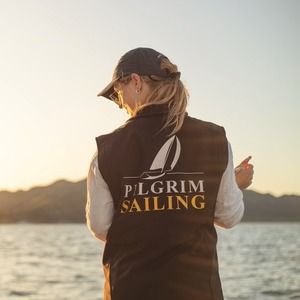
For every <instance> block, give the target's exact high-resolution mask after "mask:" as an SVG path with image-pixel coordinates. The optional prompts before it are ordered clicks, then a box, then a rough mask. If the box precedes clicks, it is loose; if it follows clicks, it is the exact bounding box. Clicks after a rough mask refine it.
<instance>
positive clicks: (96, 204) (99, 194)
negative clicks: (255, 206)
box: [86, 143, 244, 241]
mask: <svg viewBox="0 0 300 300" xmlns="http://www.w3.org/2000/svg"><path fill="white" fill-rule="evenodd" d="M97 156H98V153H97V151H96V153H95V154H94V156H93V158H92V160H91V163H90V167H89V171H88V176H87V203H86V219H87V226H88V228H89V230H90V231H91V233H92V234H93V235H94V236H95V237H96V238H98V239H100V240H102V241H105V240H106V234H107V231H108V229H109V227H110V225H111V222H112V218H113V214H114V205H113V198H112V195H111V192H110V190H109V187H108V185H107V183H106V182H105V180H104V179H103V177H102V175H101V173H100V171H99V167H98V160H97ZM243 214H244V202H243V193H242V191H241V190H240V189H239V188H238V186H237V183H236V180H235V173H234V166H233V158H232V150H231V145H230V143H228V164H227V167H226V169H225V171H224V173H223V175H222V178H221V182H220V186H219V191H218V196H217V202H216V209H215V219H214V223H215V225H218V226H220V227H223V228H231V227H233V226H234V225H236V224H237V223H239V222H240V220H241V219H242V217H243Z"/></svg>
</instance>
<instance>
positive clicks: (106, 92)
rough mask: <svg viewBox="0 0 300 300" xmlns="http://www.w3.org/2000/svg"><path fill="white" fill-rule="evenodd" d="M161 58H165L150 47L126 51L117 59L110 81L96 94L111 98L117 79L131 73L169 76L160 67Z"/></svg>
mask: <svg viewBox="0 0 300 300" xmlns="http://www.w3.org/2000/svg"><path fill="white" fill-rule="evenodd" d="M163 58H167V57H166V56H165V55H163V54H162V53H159V52H157V51H155V50H154V49H151V48H136V49H133V50H130V51H128V52H126V53H125V54H124V55H123V56H122V57H121V58H120V60H119V62H118V64H117V66H116V68H115V70H114V73H113V77H112V80H111V82H110V83H109V84H108V85H107V86H106V87H105V88H104V89H103V90H102V91H101V92H100V93H99V94H98V95H97V96H98V97H99V96H103V97H105V98H108V99H110V100H111V97H110V96H111V95H113V93H114V84H115V82H116V81H117V80H119V79H121V78H123V77H125V76H127V75H130V74H132V73H136V74H139V75H141V76H143V75H156V76H160V77H163V78H167V77H170V74H169V72H168V71H167V70H165V69H161V68H160V64H161V61H162V59H163Z"/></svg>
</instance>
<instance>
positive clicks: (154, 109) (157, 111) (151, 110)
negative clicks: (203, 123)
mask: <svg viewBox="0 0 300 300" xmlns="http://www.w3.org/2000/svg"><path fill="white" fill-rule="evenodd" d="M168 112H169V107H168V104H151V105H148V106H145V107H143V108H142V109H141V110H139V111H138V112H137V113H136V115H135V116H134V117H131V118H129V119H128V120H127V122H129V121H131V120H135V119H139V118H144V117H151V116H154V115H167V114H168ZM185 114H186V115H187V112H186V113H185Z"/></svg>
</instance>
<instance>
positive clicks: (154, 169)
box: [141, 135, 181, 179]
mask: <svg viewBox="0 0 300 300" xmlns="http://www.w3.org/2000/svg"><path fill="white" fill-rule="evenodd" d="M180 151H181V146H180V142H179V139H178V137H177V136H176V135H174V136H172V137H170V138H169V139H168V140H167V141H166V142H165V143H164V144H163V145H162V147H161V148H160V150H159V151H158V152H157V154H156V156H155V158H154V160H153V162H152V164H151V167H150V169H149V171H146V172H144V173H143V174H142V175H141V177H142V178H143V179H156V178H159V177H162V176H164V175H165V174H166V172H167V171H171V170H172V169H173V168H174V167H175V165H176V163H177V161H178V159H179V156H180Z"/></svg>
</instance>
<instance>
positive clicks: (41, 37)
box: [0, 0, 300, 195]
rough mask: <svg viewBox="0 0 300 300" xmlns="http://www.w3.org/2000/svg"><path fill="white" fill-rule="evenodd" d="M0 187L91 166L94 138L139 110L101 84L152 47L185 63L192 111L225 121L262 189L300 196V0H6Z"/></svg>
mask: <svg viewBox="0 0 300 300" xmlns="http://www.w3.org/2000/svg"><path fill="white" fill-rule="evenodd" d="M0 36H1V47H0V122H1V123H0V138H1V143H0V146H1V150H0V189H1V190H11V191H15V190H18V189H25V190H26V189H29V188H31V187H33V186H36V185H47V184H50V183H52V182H54V181H56V180H58V179H67V180H71V181H78V180H81V179H84V178H85V177H86V175H87V172H88V167H89V163H90V160H91V158H92V156H93V154H94V152H95V151H96V142H95V137H96V136H98V135H101V134H104V133H108V132H110V131H112V130H113V129H114V128H116V127H118V126H120V125H121V124H123V123H124V122H125V121H126V120H127V118H128V117H129V116H128V115H127V114H126V113H125V111H122V110H120V109H119V108H118V107H117V106H116V105H115V104H113V103H112V102H110V101H108V100H105V99H104V98H97V97H96V94H97V92H98V91H100V90H101V89H102V88H103V87H104V86H105V84H106V83H107V82H108V81H109V80H110V78H111V75H112V70H113V68H114V67H115V65H116V62H117V60H118V59H119V57H120V56H121V55H123V54H124V53H125V52H126V51H128V50H130V49H132V48H136V47H140V46H143V47H151V48H154V49H156V50H158V51H160V52H162V53H164V54H165V55H167V56H168V57H169V58H170V60H171V61H172V62H173V63H175V64H177V65H178V67H179V69H180V71H181V73H182V79H183V82H184V83H185V84H186V86H187V87H188V89H189V92H190V95H191V97H190V100H189V105H188V108H187V111H188V113H189V115H191V116H193V117H196V118H200V119H203V120H208V121H211V122H214V123H217V124H219V125H222V126H224V127H225V129H226V133H227V137H228V140H229V141H230V143H231V145H232V148H233V153H234V162H235V164H238V163H239V162H240V161H241V160H242V159H243V158H245V157H246V156H248V155H252V156H253V159H252V163H253V164H254V166H255V178H254V181H253V185H252V186H251V189H253V190H256V191H258V192H263V193H272V194H274V195H282V194H300V184H299V183H300V172H299V168H300V159H299V155H300V134H299V119H300V118H299V116H300V82H299V81H300V1H297V0H294V1H291V0H281V1H278V0H268V1H267V0H251V1H250V0H243V1H241V0H234V1H233V0H227V1H225V0H223V1H221V0H219V1H216V0H215V1H211V0H207V1H201V0H197V1H196V0H195V1H188V0H186V1H175V0H166V1H161V0H160V1H158V0H154V1H137V0H129V1H116V0H112V1H101V0H85V1H83V0H81V1H79V0H72V1H71V0H70V1H67V0H53V1H45V0H39V1H37V0H24V1H20V0H19V1H16V0H10V1H4V0H0Z"/></svg>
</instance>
